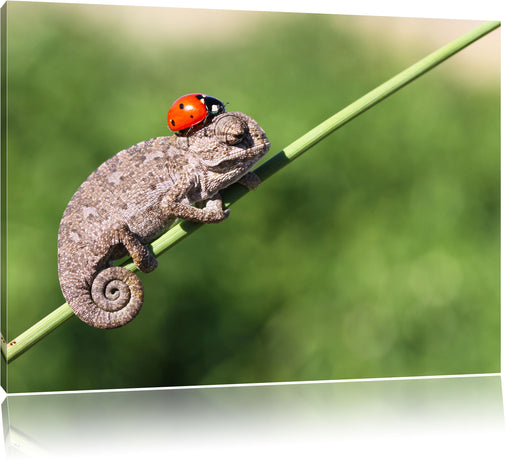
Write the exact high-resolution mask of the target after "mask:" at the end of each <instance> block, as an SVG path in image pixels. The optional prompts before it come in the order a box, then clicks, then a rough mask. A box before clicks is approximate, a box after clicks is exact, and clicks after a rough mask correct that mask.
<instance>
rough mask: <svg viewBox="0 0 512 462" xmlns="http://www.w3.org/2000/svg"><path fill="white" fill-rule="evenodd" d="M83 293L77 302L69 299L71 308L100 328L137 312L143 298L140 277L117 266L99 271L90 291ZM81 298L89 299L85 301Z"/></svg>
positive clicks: (112, 325)
mask: <svg viewBox="0 0 512 462" xmlns="http://www.w3.org/2000/svg"><path fill="white" fill-rule="evenodd" d="M83 295H84V297H80V299H81V300H79V303H73V302H71V303H70V306H71V309H72V310H73V311H74V312H75V314H76V315H77V316H78V317H79V318H80V319H81V320H82V321H84V322H86V323H87V324H89V325H91V326H93V327H98V328H100V329H113V328H116V327H121V326H124V325H125V324H127V323H128V322H130V321H131V320H132V319H133V318H135V316H137V314H138V313H139V311H140V309H141V307H142V303H143V301H144V290H143V288H142V283H141V281H140V279H139V278H138V277H137V275H135V274H134V273H133V272H132V271H130V270H128V269H126V268H123V267H120V266H112V267H108V268H105V269H104V270H102V271H100V272H99V273H98V274H97V275H96V277H95V278H94V280H93V282H92V286H91V292H90V294H89V293H87V294H83ZM84 298H87V299H88V300H87V301H86V303H84V301H85V300H84ZM77 301H78V300H77Z"/></svg>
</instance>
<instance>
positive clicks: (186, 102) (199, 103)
mask: <svg viewBox="0 0 512 462" xmlns="http://www.w3.org/2000/svg"><path fill="white" fill-rule="evenodd" d="M225 109H226V108H225V106H224V103H222V101H220V100H218V99H217V98H214V97H213V96H208V95H203V94H202V93H191V94H190V95H185V96H182V97H180V98H178V99H177V100H176V101H174V103H172V105H171V108H170V109H169V112H168V113H167V124H168V125H169V128H170V129H171V130H172V131H174V132H179V131H181V130H185V129H187V128H190V127H193V126H194V125H197V124H199V123H201V122H203V121H204V120H205V119H207V118H208V117H210V116H215V115H217V114H222V113H223V112H224V111H225Z"/></svg>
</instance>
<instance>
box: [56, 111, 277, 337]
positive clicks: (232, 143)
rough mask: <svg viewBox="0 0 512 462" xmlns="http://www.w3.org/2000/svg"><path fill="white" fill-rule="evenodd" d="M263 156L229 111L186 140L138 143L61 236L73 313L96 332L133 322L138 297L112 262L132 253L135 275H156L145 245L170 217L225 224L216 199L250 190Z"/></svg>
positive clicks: (104, 174)
mask: <svg viewBox="0 0 512 462" xmlns="http://www.w3.org/2000/svg"><path fill="white" fill-rule="evenodd" d="M269 148H270V143H269V141H268V139H267V137H266V135H265V132H264V131H263V130H262V128H261V127H260V126H259V125H258V124H257V123H256V122H255V121H254V120H253V119H251V118H250V117H249V116H247V115H245V114H243V113H240V112H229V113H225V114H221V115H218V116H216V117H215V118H214V119H213V120H212V121H211V122H210V123H208V125H206V126H205V127H202V126H200V127H196V128H195V130H194V131H191V133H189V134H187V135H186V136H184V135H183V134H182V135H181V136H180V135H173V136H167V137H159V138H153V139H150V140H147V141H143V142H141V143H139V144H136V145H134V146H131V147H129V148H127V149H125V150H123V151H121V152H119V153H118V154H116V155H115V156H114V157H112V158H110V159H108V160H107V161H106V162H104V163H103V164H102V165H100V167H98V169H96V170H95V171H94V172H93V173H92V174H91V175H90V176H89V177H88V178H87V179H86V180H85V182H84V183H83V184H82V185H81V186H80V187H79V188H78V190H77V192H76V193H75V194H74V196H73V197H72V199H71V201H70V202H69V204H68V206H67V208H66V210H65V212H64V215H63V217H62V221H61V224H60V228H59V236H58V268H59V280H60V285H61V289H62V293H63V294H64V297H65V299H66V301H67V303H68V304H69V306H70V307H71V309H72V310H73V311H74V312H75V314H76V315H77V316H78V317H79V318H80V319H82V320H83V321H85V322H86V323H87V324H90V325H91V326H94V327H98V328H102V329H112V328H116V327H120V326H123V325H125V324H126V323H128V322H130V321H131V320H132V319H133V318H134V317H135V316H136V315H137V314H138V313H139V310H140V308H141V306H142V303H143V299H144V290H143V288H142V284H141V282H140V280H139V278H138V277H137V276H136V275H135V274H134V273H133V272H131V271H129V270H127V269H125V268H122V267H118V266H117V267H114V266H112V264H113V261H114V260H117V259H119V258H122V257H124V256H125V255H127V254H130V255H131V257H132V258H133V260H134V262H135V264H136V266H137V267H138V268H139V269H140V270H141V271H143V272H150V271H153V270H154V269H155V268H156V266H157V260H156V258H155V257H154V256H153V255H152V254H151V252H150V250H149V249H148V247H147V244H148V243H150V242H151V241H152V240H154V239H155V238H156V237H158V236H159V235H161V234H163V233H164V232H165V231H167V230H168V229H169V227H170V226H171V225H172V224H173V222H174V221H175V219H176V218H183V219H186V220H192V221H198V222H203V223H218V222H220V221H222V220H224V219H226V218H227V217H228V215H229V210H223V209H222V199H221V196H220V194H219V191H221V190H222V189H224V188H226V187H227V186H229V185H231V184H233V183H235V182H237V181H238V182H240V183H242V184H244V185H245V186H247V187H249V188H250V189H253V188H254V187H256V186H257V185H258V184H259V179H258V177H257V176H256V175H255V174H254V173H252V172H250V169H251V168H252V167H253V166H254V164H255V163H256V162H258V161H259V160H260V159H261V158H262V157H263V156H264V155H265V154H266V153H267V152H268V150H269ZM193 204H196V205H197V207H194V206H193Z"/></svg>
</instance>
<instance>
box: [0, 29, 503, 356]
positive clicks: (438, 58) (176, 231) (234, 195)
mask: <svg viewBox="0 0 512 462" xmlns="http://www.w3.org/2000/svg"><path fill="white" fill-rule="evenodd" d="M499 26H500V22H499V21H488V22H485V23H484V24H482V25H480V26H478V27H476V28H475V29H473V30H472V31H470V32H469V33H467V34H465V35H463V36H461V37H459V38H458V39H456V40H454V41H453V42H451V43H449V44H448V45H446V46H444V47H442V48H440V49H439V50H437V51H435V52H434V53H432V54H430V55H428V56H426V57H425V58H423V59H422V60H420V61H418V62H417V63H416V64H413V65H412V66H410V67H408V68H407V69H405V70H404V71H402V72H400V73H399V74H397V75H395V76H394V77H392V78H391V79H389V80H388V81H386V82H384V83H383V84H382V85H380V86H378V87H377V88H375V89H374V90H372V91H370V92H369V93H367V94H366V95H364V96H362V97H361V98H359V99H358V100H357V101H355V102H353V103H352V104H350V105H349V106H347V107H346V108H345V109H342V110H341V111H339V112H338V113H336V114H334V115H333V116H332V117H330V118H329V119H327V120H325V121H324V122H322V123H321V124H319V125H317V126H316V127H315V128H313V129H312V130H310V131H309V132H307V133H306V134H305V135H303V136H301V137H300V138H298V139H297V140H295V141H294V142H293V143H291V144H290V145H288V146H287V147H286V148H284V149H283V150H282V151H280V152H278V153H277V154H276V155H275V156H273V157H272V158H271V159H269V160H268V161H267V162H265V163H264V164H262V165H261V166H260V167H258V168H257V169H256V170H255V173H256V174H257V175H258V176H259V177H260V178H261V180H262V181H264V180H266V179H268V178H270V177H271V176H272V175H274V174H275V173H276V172H278V171H279V170H281V169H282V168H283V167H285V166H286V165H288V164H289V163H290V162H291V161H293V160H295V159H296V158H297V157H299V156H300V155H301V154H302V153H304V152H305V151H307V150H308V149H309V148H311V147H312V146H314V145H315V144H316V143H318V142H319V141H320V140H322V139H323V138H325V137H326V136H327V135H330V134H331V133H332V132H334V131H335V130H336V129H337V128H339V127H341V126H343V125H345V124H346V123H347V122H349V121H351V120H352V119H354V118H355V117H357V116H358V115H360V114H362V113H363V112H365V111H366V110H367V109H369V108H371V107H372V106H374V105H375V104H377V103H379V102H380V101H382V100H383V99H385V98H387V97H388V96H390V95H391V94H393V93H394V92H395V91H397V90H398V89H400V88H402V87H403V86H405V85H407V84H408V83H410V82H412V81H413V80H415V79H416V78H418V77H419V76H421V75H422V74H424V73H425V72H427V71H429V70H430V69H432V68H433V67H435V66H437V65H438V64H440V63H442V62H443V61H445V60H446V59H448V58H449V57H451V56H452V55H454V54H455V53H457V52H459V51H460V50H462V49H463V48H465V47H467V46H468V45H470V44H471V43H473V42H475V41H476V40H478V39H479V38H481V37H483V36H484V35H486V34H488V33H489V32H491V31H493V30H494V29H497V28H498V27H499ZM247 192H248V190H247V189H246V188H244V187H243V186H241V185H239V184H234V185H232V186H230V187H229V188H227V189H225V190H224V191H223V193H222V196H223V199H224V204H225V206H226V207H229V206H230V205H232V204H233V203H235V202H236V201H237V200H239V199H240V198H242V197H243V196H244V195H245V194H246V193H247ZM201 226H203V224H202V223H192V222H188V221H181V222H179V223H178V224H176V225H175V226H174V227H172V228H171V229H170V230H169V231H167V232H166V233H165V234H164V235H162V236H161V237H159V238H158V239H156V240H155V241H153V243H152V244H151V245H150V247H151V249H152V251H153V253H154V254H155V255H156V256H158V255H161V254H162V253H164V252H165V251H167V250H169V249H170V248H172V247H173V246H175V245H176V244H177V243H178V242H180V241H181V240H183V239H184V238H186V237H188V236H190V234H192V233H193V232H194V231H196V230H197V229H199V228H200V227H201ZM123 266H125V267H126V268H128V269H130V270H131V271H136V267H135V265H134V264H133V262H128V263H125V264H124V265H123ZM72 316H73V311H72V310H71V308H70V307H69V305H67V304H64V305H62V306H60V307H59V308H57V309H56V310H55V311H53V312H52V313H50V314H49V315H48V316H46V317H45V318H43V319H42V320H41V321H39V322H38V323H36V324H34V325H33V326H32V327H30V328H29V329H28V330H27V331H25V332H24V333H22V334H21V335H19V336H18V337H16V338H15V339H14V340H13V341H11V342H10V343H8V344H7V346H5V344H3V345H2V353H3V355H4V357H5V358H6V360H7V362H10V361H12V360H13V359H15V358H17V357H18V356H19V355H21V354H22V353H24V352H25V351H27V350H28V349H29V348H30V347H32V346H33V345H35V344H36V343H37V342H38V341H39V340H41V339H42V338H44V337H45V336H46V335H48V334H49V333H50V332H52V331H53V330H54V329H56V328H57V327H58V326H59V325H61V324H62V323H64V322H65V321H66V320H68V319H69V318H71V317H72Z"/></svg>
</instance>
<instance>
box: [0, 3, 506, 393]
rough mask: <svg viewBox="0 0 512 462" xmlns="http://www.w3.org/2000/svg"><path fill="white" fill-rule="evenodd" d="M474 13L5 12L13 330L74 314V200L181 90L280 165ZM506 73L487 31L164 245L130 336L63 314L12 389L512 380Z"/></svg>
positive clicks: (149, 130) (39, 8) (14, 7)
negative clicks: (503, 231)
mask: <svg viewBox="0 0 512 462" xmlns="http://www.w3.org/2000/svg"><path fill="white" fill-rule="evenodd" d="M478 24H479V22H467V21H456V20H416V19H406V18H372V17H355V16H334V15H312V14H297V13H295V14H292V13H262V12H233V11H213V10H212V11H205V10H185V9H170V8H167V9H165V8H142V7H113V6H90V5H69V4H60V5H59V4H36V3H16V2H10V3H9V4H8V79H9V80H8V82H9V88H8V104H9V106H8V124H9V125H8V201H9V208H8V233H9V234H8V294H7V296H8V308H9V311H8V325H7V337H8V338H9V340H10V339H12V338H14V337H15V336H17V335H19V334H20V333H21V332H23V331H24V330H25V329H27V328H28V327H30V326H32V325H33V324H34V323H35V322H37V321H39V320H40V319H41V318H42V317H44V316H45V315H47V314H48V313H50V312H51V311H52V310H53V309H55V308H57V307H58V306H60V305H61V304H62V303H63V301H64V300H63V297H62V294H61V293H60V289H59V283H58V278H57V262H56V241H57V230H58V226H59V222H60V218H61V215H62V212H63V211H64V209H65V207H66V204H67V202H68V201H69V199H70V198H71V196H72V194H73V193H74V191H75V190H76V189H77V188H78V186H79V185H80V184H81V183H82V181H83V180H84V179H85V178H86V177H87V176H88V175H89V173H90V172H91V171H92V170H94V169H95V168H96V167H97V166H98V165H99V164H101V163H102V162H103V161H104V160H106V159H107V158H108V157H110V156H112V155H114V154H115V153H116V152H118V151H120V150H122V149H124V148H126V147H128V146H130V145H132V144H135V143H137V142H139V141H142V140H144V139H148V138H152V137H155V136H162V135H167V134H169V131H168V129H167V125H166V114H167V110H168V108H169V105H170V104H171V103H172V101H174V100H175V99H176V98H177V97H179V96H181V95H182V94H185V93H190V92H204V93H208V94H211V95H213V96H215V97H217V98H219V99H221V100H223V101H227V102H229V106H228V109H229V110H233V111H243V112H246V113H248V114H249V115H251V116H252V117H254V118H255V119H256V120H257V121H258V122H259V123H260V124H261V125H262V126H263V127H264V128H265V130H266V131H267V135H268V137H269V139H270V140H271V142H272V146H273V147H272V149H271V153H270V154H269V156H270V155H272V154H275V153H277V152H278V151H279V150H280V149H282V148H283V147H285V146H286V145H287V144H289V143H291V142H292V141H294V140H295V139H296V138H297V137H299V136H301V135H302V134H304V133H305V132H306V131H307V130H309V129H310V128H312V127H313V126H315V125H316V124H318V123H320V122H321V121H323V120H324V119H325V118H327V117H329V116H330V115H332V114H333V113H335V112H337V111H338V110H340V109H341V108H343V107H344V106H346V105H347V104H350V103H351V102H353V101H354V100H355V99H357V98H359V97H360V96H362V95H363V94H365V93H366V92H367V91H369V90H371V89H372V88H374V87H375V86H377V85H379V84H380V83H382V82H383V81H384V80H386V79H388V78H389V77H391V76H393V75H394V74H396V73H398V72H399V71H401V70H403V69H404V68H405V67H407V66H409V65H410V64H412V63H414V62H415V61H417V60H419V59H421V58H422V57H424V56H425V55H426V54H428V53H430V52H431V51H434V50H435V49H437V48H438V47H440V46H442V45H444V44H446V43H448V42H449V41H451V40H453V39H455V38H457V37H459V36H460V35H462V34H463V33H464V32H467V31H469V30H471V29H472V28H473V27H476V26H477V25H478ZM499 67H500V61H499V31H495V32H493V33H492V34H491V35H490V36H488V37H485V38H484V39H482V40H481V41H480V42H478V43H476V44H474V45H472V46H471V47H469V48H468V49H466V50H464V51H463V52H461V53H459V54H458V55H457V56H455V57H453V58H452V59H450V60H449V61H448V62H446V63H443V64H442V65H441V66H440V67H439V68H436V69H434V70H433V71H431V72H429V73H428V74H427V75H425V76H423V77H421V78H420V79H418V80H416V81H415V82H414V83H412V84H411V85H409V86H408V87H406V88H405V89H402V90H400V91H399V92H398V93H396V94H395V95H393V96H392V97H391V98H389V99H388V100H386V101H384V102H383V103H381V104H379V105H378V106H376V107H374V108H372V109H371V110H370V111H368V112H366V113H365V114H363V115H362V116H361V117H359V118H357V119H356V120H354V121H352V122H350V124H348V125H346V126H345V127H343V128H342V129H340V130H339V131H337V132H336V133H334V134H333V135H331V136H329V137H328V138H327V139H325V140H324V141H322V142H321V143H320V144H318V145H317V146H315V147H314V148H313V149H311V150H310V151H309V152H307V153H306V154H304V155H303V156H302V157H301V158H300V159H298V160H297V161H296V162H294V163H293V164H291V165H289V166H288V167H286V168H285V169H284V170H283V171H281V172H279V173H278V174H277V175H275V176H274V177H272V178H271V179H269V180H268V181H267V182H265V183H264V184H263V185H262V186H261V187H260V188H259V189H258V190H257V191H255V192H253V193H251V194H249V195H247V196H246V197H244V199H243V200H241V201H240V202H238V203H237V204H235V205H234V206H233V210H232V214H231V216H230V218H229V219H228V220H227V221H226V222H224V223H221V224H218V225H209V226H206V227H203V228H202V229H201V230H200V231H198V232H197V233H195V234H194V235H192V236H191V237H189V238H188V239H186V240H185V241H183V242H182V243H180V244H179V245H178V246H176V247H175V248H174V249H172V250H171V251H170V252H168V253H166V254H165V255H163V256H161V257H160V265H159V268H158V270H157V271H155V272H154V273H151V274H148V275H141V279H142V281H143V284H144V287H145V294H146V295H145V303H144V307H143V309H142V311H141V314H140V315H139V316H138V317H137V319H136V320H135V321H133V322H132V323H131V324H129V325H127V326H126V327H123V328H121V329H118V330H114V331H100V330H96V329H94V328H92V327H89V326H87V325H85V324H83V323H82V322H81V321H80V320H78V319H77V318H73V319H71V320H69V321H67V322H66V323H65V324H64V325H62V326H61V327H59V328H58V329H57V330H56V331H55V332H53V333H51V334H50V335H49V336H48V337H47V338H45V339H44V340H42V341H41V342H40V343H39V344H37V345H36V346H34V347H33V348H32V349H31V350H29V351H28V352H26V353H25V354H23V355H22V356H21V357H19V358H18V359H16V360H15V361H14V362H13V363H12V364H11V365H9V369H8V391H9V392H32V391H53V390H70V389H77V390H83V389H104V388H129V387H148V386H166V385H167V386H169V385H204V384H225V383H249V382H274V381H299V380H328V379H345V378H365V377H390V376H416V375H437V374H463V373H488V372H499V367H500V350H499V347H500V278H499V276H500V234H499V230H500V132H499V127H500V80H499ZM4 334H5V333H4Z"/></svg>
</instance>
